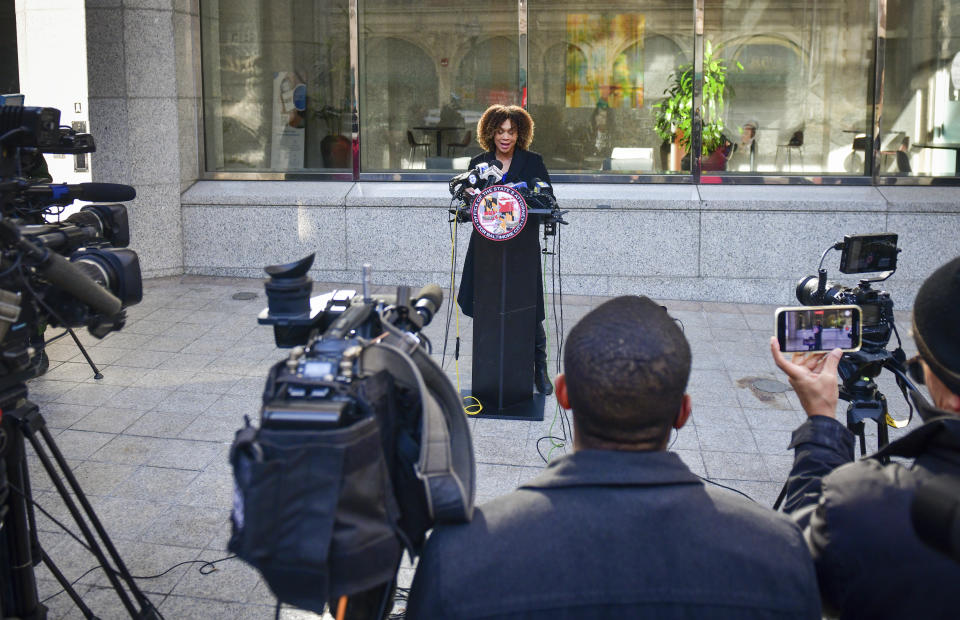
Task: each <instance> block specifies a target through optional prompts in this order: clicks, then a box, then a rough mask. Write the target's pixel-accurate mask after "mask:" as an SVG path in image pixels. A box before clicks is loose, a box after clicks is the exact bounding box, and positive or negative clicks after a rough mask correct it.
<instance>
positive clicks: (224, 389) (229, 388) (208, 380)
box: [179, 372, 266, 394]
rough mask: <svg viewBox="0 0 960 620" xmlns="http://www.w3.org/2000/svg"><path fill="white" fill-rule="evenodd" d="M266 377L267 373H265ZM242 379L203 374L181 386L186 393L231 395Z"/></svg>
mask: <svg viewBox="0 0 960 620" xmlns="http://www.w3.org/2000/svg"><path fill="white" fill-rule="evenodd" d="M264 375H266V373H264ZM240 379H242V377H240V376H238V375H227V374H221V373H213V372H203V373H199V374H196V375H194V377H193V379H192V380H191V381H188V382H185V383H182V384H180V387H179V389H180V390H182V391H184V392H204V393H209V394H231V393H232V392H233V387H234V386H235V385H237V383H238V382H239V381H240Z"/></svg>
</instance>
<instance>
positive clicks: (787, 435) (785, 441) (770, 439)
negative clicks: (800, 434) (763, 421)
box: [753, 429, 793, 455]
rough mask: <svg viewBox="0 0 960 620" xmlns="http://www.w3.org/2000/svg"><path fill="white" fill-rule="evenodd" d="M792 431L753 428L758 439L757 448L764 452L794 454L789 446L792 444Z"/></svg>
mask: <svg viewBox="0 0 960 620" xmlns="http://www.w3.org/2000/svg"><path fill="white" fill-rule="evenodd" d="M791 435H792V433H791V432H790V431H775V430H761V429H753V436H754V438H755V439H756V440H757V448H758V449H759V450H760V452H761V453H763V454H791V455H792V454H793V450H790V449H789V448H788V447H787V446H789V445H790V439H791Z"/></svg>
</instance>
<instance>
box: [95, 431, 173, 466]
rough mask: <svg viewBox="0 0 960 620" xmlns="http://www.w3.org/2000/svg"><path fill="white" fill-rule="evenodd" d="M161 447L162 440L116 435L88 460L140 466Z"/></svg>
mask: <svg viewBox="0 0 960 620" xmlns="http://www.w3.org/2000/svg"><path fill="white" fill-rule="evenodd" d="M162 445H163V441H162V440H160V439H156V438H153V437H134V436H129V435H117V436H116V437H114V438H113V439H112V440H111V441H110V442H109V443H107V444H105V445H104V446H103V447H102V448H100V449H99V450H97V451H96V452H94V453H93V454H92V455H91V456H90V460H92V461H99V462H104V463H123V464H125V465H142V464H144V463H146V461H147V459H149V458H150V456H151V455H152V454H153V452H154V451H156V450H159V449H160V447H161V446H162Z"/></svg>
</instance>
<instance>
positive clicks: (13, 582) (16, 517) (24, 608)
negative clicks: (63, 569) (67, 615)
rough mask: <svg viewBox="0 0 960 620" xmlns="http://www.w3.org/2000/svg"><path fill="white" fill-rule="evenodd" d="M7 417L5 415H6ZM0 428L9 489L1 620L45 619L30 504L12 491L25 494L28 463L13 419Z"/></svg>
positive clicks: (5, 419) (5, 522) (5, 520)
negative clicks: (4, 440)
mask: <svg viewBox="0 0 960 620" xmlns="http://www.w3.org/2000/svg"><path fill="white" fill-rule="evenodd" d="M7 413H8V412H7ZM3 428H4V431H5V433H6V436H7V451H6V455H5V456H4V461H5V465H6V470H7V480H8V481H9V485H10V487H11V489H10V493H9V495H8V496H7V503H6V506H5V508H6V509H7V514H6V515H5V516H4V521H3V528H2V530H0V534H2V535H3V537H4V540H3V541H2V544H0V550H3V549H5V553H4V557H5V559H6V566H4V567H3V568H2V569H0V570H2V572H3V576H4V581H7V582H8V583H6V584H3V585H4V587H3V590H4V594H9V596H7V597H6V598H5V600H4V607H3V608H2V609H0V615H2V616H3V617H4V618H7V617H11V618H37V617H41V618H42V617H44V616H45V615H46V608H45V607H44V606H43V605H41V604H40V602H39V600H38V598H37V580H36V576H35V575H34V572H33V564H34V562H33V556H32V555H31V548H32V547H33V545H32V538H33V535H34V533H33V532H31V530H30V523H29V521H30V520H29V517H28V506H29V502H27V499H26V497H25V496H24V495H21V494H19V493H17V492H16V491H15V490H14V489H19V490H21V491H24V492H25V487H26V486H27V485H26V484H25V480H26V479H27V467H26V464H27V460H26V454H25V451H24V444H23V435H21V434H20V432H19V431H18V429H17V421H16V419H14V418H13V417H11V416H9V414H8V415H5V416H4V417H3Z"/></svg>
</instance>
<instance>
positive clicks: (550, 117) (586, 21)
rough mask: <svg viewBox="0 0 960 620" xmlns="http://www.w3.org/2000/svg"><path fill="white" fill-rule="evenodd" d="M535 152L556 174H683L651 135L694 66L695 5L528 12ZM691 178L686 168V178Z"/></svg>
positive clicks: (626, 4)
mask: <svg viewBox="0 0 960 620" xmlns="http://www.w3.org/2000/svg"><path fill="white" fill-rule="evenodd" d="M528 10H529V24H530V26H529V51H528V54H529V56H528V58H529V74H530V84H529V108H528V109H529V111H530V113H531V114H532V115H533V118H534V120H535V121H536V123H537V131H536V137H535V138H534V143H533V145H532V148H533V149H534V150H537V151H539V152H540V153H541V154H542V155H543V157H544V160H545V162H546V164H547V167H548V168H550V170H551V171H557V172H568V173H573V172H580V171H583V172H605V173H613V174H616V173H624V174H659V173H663V172H676V173H682V171H681V162H680V157H679V156H678V155H679V153H678V151H677V149H676V148H674V149H673V158H672V160H671V142H670V141H669V140H664V139H662V138H661V137H660V136H658V135H657V133H656V131H655V130H654V126H655V123H656V116H657V113H658V108H656V107H654V104H656V103H658V102H659V101H660V100H661V99H662V98H663V92H664V91H665V90H666V89H667V88H668V86H669V84H670V75H671V73H672V72H673V70H674V69H675V68H676V67H679V66H680V65H682V64H684V63H687V62H690V59H692V58H693V5H692V4H691V2H690V0H670V1H664V2H658V3H656V4H655V5H653V4H652V3H644V2H636V1H627V0H623V1H621V2H605V3H603V9H602V10H592V9H591V7H590V6H589V5H588V4H584V3H576V2H568V3H563V4H558V3H556V2H546V1H545V0H531V2H530V3H529V9H528ZM688 169H689V168H688Z"/></svg>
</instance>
